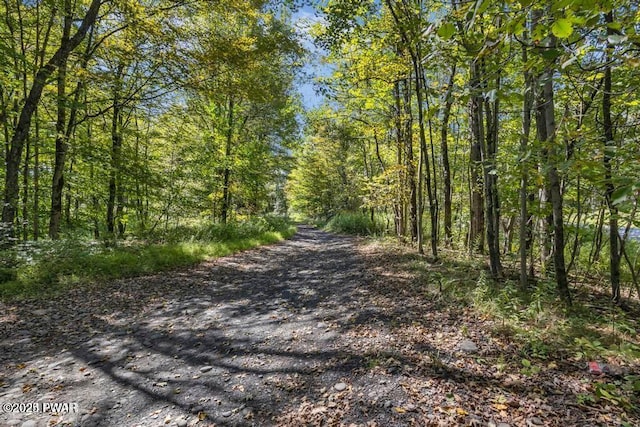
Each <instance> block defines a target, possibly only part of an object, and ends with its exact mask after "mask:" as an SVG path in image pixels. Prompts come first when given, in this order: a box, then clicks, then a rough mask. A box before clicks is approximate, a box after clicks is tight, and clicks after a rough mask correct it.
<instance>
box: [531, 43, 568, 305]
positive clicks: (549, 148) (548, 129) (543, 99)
mask: <svg viewBox="0 0 640 427" xmlns="http://www.w3.org/2000/svg"><path fill="white" fill-rule="evenodd" d="M552 43H555V40H552ZM553 73H554V70H553V68H552V67H551V66H549V67H548V68H547V70H546V71H545V73H544V74H543V75H542V78H543V87H542V94H541V96H539V97H538V105H537V110H538V113H539V114H538V115H537V120H540V121H542V122H541V123H539V124H538V129H539V130H540V131H542V130H544V135H541V136H543V137H544V138H542V137H540V138H539V139H540V142H541V143H542V144H543V158H544V161H545V163H546V164H545V168H546V170H547V173H546V178H547V191H548V194H549V196H550V200H551V209H552V214H551V216H552V224H553V264H554V266H553V267H554V272H555V280H556V286H557V289H558V294H559V295H560V297H561V298H562V300H563V301H564V302H565V303H566V304H567V305H571V293H570V291H569V284H568V281H567V273H566V268H565V261H564V215H563V206H562V205H563V200H562V192H561V191H560V189H561V179H560V173H559V172H558V168H557V162H558V156H559V154H558V149H557V147H556V140H555V137H556V123H555V111H554V99H553V95H554V92H553Z"/></svg>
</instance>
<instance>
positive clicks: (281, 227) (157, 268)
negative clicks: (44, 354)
mask: <svg viewBox="0 0 640 427" xmlns="http://www.w3.org/2000/svg"><path fill="white" fill-rule="evenodd" d="M212 228H213V227H208V228H206V229H202V228H201V229H197V230H191V231H192V233H188V232H187V230H181V234H182V237H183V239H182V241H178V239H176V236H175V235H174V236H173V237H172V238H171V239H169V241H164V242H156V243H148V242H145V241H127V242H126V243H127V244H126V245H124V244H119V245H117V246H105V245H103V244H101V243H100V242H95V241H91V242H82V241H63V242H48V244H45V245H44V246H39V247H38V248H37V249H33V248H32V249H31V250H26V251H23V252H24V253H23V254H21V255H18V256H17V257H16V258H17V259H18V260H19V261H18V262H17V264H16V266H15V267H13V268H12V269H11V275H10V276H5V280H4V282H0V299H2V300H17V299H23V298H47V297H50V296H53V295H55V294H57V293H59V292H62V291H64V289H67V288H69V287H75V286H83V285H85V284H87V283H93V282H100V281H103V280H110V279H117V278H125V277H136V276H140V275H145V274H152V273H156V272H162V271H168V270H173V269H177V268H180V267H186V266H190V265H195V264H198V263H200V262H203V261H205V260H209V259H213V258H218V257H223V256H226V255H231V254H233V253H236V252H240V251H243V250H247V249H251V248H254V247H257V246H261V245H266V244H271V243H276V242H278V241H281V240H283V239H287V238H289V237H291V236H293V235H294V234H295V231H296V228H295V227H294V226H291V225H289V224H284V223H280V224H277V225H274V226H266V227H265V226H262V227H245V226H243V225H240V226H238V227H234V226H231V227H229V226H227V227H225V229H224V232H220V230H215V231H212Z"/></svg>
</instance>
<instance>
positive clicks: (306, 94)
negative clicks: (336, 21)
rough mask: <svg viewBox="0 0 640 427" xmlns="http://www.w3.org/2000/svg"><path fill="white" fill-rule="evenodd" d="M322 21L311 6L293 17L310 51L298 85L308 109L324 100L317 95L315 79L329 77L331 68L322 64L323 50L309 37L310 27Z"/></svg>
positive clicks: (305, 7) (306, 6)
mask: <svg viewBox="0 0 640 427" xmlns="http://www.w3.org/2000/svg"><path fill="white" fill-rule="evenodd" d="M322 20H323V18H322V17H321V16H320V14H319V13H318V11H317V10H316V9H315V8H314V7H313V6H309V5H305V6H303V7H302V8H301V9H300V10H299V11H297V12H296V13H295V14H294V15H293V22H294V26H295V28H296V31H297V33H298V35H299V36H300V38H301V40H302V45H303V46H304V47H305V49H307V50H308V51H309V56H308V61H307V63H306V64H305V66H304V67H303V75H302V76H301V78H300V81H299V83H298V91H299V92H300V94H301V96H302V103H303V105H304V107H305V108H307V109H312V108H314V107H317V106H319V105H320V104H321V103H322V100H323V98H322V96H321V95H318V94H316V91H315V88H314V83H313V82H314V79H315V78H316V77H319V76H323V75H328V73H329V72H330V70H329V68H328V67H327V66H326V65H323V64H322V63H321V60H322V56H323V52H322V50H321V49H319V48H318V47H316V46H315V45H314V44H313V40H312V38H311V36H310V35H309V29H310V27H311V26H312V25H313V24H315V23H317V22H321V21H322Z"/></svg>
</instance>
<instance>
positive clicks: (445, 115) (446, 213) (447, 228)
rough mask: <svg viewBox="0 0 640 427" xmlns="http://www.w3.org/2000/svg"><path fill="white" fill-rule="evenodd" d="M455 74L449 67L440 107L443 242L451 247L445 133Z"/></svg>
mask: <svg viewBox="0 0 640 427" xmlns="http://www.w3.org/2000/svg"><path fill="white" fill-rule="evenodd" d="M455 76H456V66H455V65H454V66H453V67H452V68H451V74H450V76H449V81H448V83H447V91H446V93H445V95H444V106H443V108H442V128H441V130H440V144H441V150H442V172H443V177H442V181H443V187H444V244H445V246H447V247H451V245H452V244H453V233H452V220H451V197H452V194H451V165H450V164H449V144H448V142H447V135H448V131H449V116H450V114H451V107H452V105H453V96H452V94H453V84H454V79H455Z"/></svg>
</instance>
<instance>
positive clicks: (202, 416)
mask: <svg viewBox="0 0 640 427" xmlns="http://www.w3.org/2000/svg"><path fill="white" fill-rule="evenodd" d="M205 418H207V413H206V412H198V419H199V420H200V421H204V420H205Z"/></svg>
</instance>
